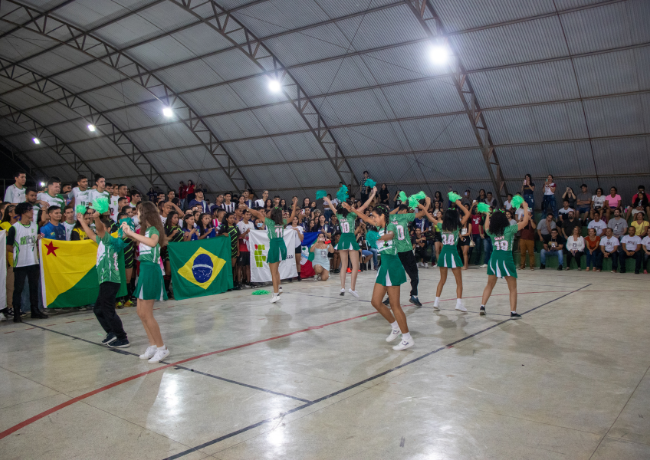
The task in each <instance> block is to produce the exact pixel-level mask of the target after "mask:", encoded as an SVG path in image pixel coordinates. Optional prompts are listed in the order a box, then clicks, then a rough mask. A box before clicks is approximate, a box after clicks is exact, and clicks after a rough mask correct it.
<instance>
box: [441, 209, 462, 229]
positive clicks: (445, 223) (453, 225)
mask: <svg viewBox="0 0 650 460" xmlns="http://www.w3.org/2000/svg"><path fill="white" fill-rule="evenodd" d="M458 227H460V217H459V215H458V209H456V207H454V206H452V207H451V208H449V209H447V210H446V211H445V213H444V214H443V215H442V229H443V230H444V231H445V232H455V231H456V230H458Z"/></svg>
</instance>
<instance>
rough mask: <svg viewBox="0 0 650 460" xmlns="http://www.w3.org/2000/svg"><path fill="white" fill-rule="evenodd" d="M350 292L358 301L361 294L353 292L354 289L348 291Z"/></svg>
mask: <svg viewBox="0 0 650 460" xmlns="http://www.w3.org/2000/svg"><path fill="white" fill-rule="evenodd" d="M348 292H349V293H350V294H352V295H353V296H355V297H356V298H357V299H358V298H359V293H358V292H357V291H353V290H352V289H348Z"/></svg>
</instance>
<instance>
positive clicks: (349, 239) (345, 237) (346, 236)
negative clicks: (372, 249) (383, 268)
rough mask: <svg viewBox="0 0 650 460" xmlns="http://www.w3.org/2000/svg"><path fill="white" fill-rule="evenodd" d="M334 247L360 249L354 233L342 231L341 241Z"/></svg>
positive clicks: (345, 249) (346, 249) (337, 248)
mask: <svg viewBox="0 0 650 460" xmlns="http://www.w3.org/2000/svg"><path fill="white" fill-rule="evenodd" d="M334 249H336V250H337V251H358V250H359V243H357V239H356V238H355V237H354V233H341V237H340V238H339V242H338V244H337V245H336V247H335V248H334Z"/></svg>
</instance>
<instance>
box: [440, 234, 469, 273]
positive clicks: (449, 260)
mask: <svg viewBox="0 0 650 460" xmlns="http://www.w3.org/2000/svg"><path fill="white" fill-rule="evenodd" d="M457 243H458V229H456V230H454V231H453V232H446V231H444V230H442V250H441V251H440V257H438V267H447V268H460V267H462V266H463V262H462V261H461V259H460V256H459V255H458V246H456V244H457Z"/></svg>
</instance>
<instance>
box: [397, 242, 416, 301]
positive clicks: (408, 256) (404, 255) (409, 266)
mask: <svg viewBox="0 0 650 460" xmlns="http://www.w3.org/2000/svg"><path fill="white" fill-rule="evenodd" d="M397 255H398V256H399V260H400V261H401V262H402V266H403V267H404V270H406V274H407V275H408V276H409V278H410V279H411V295H414V296H417V295H418V283H419V282H420V278H419V276H418V263H417V260H416V258H415V255H413V251H405V252H398V253H397Z"/></svg>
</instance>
